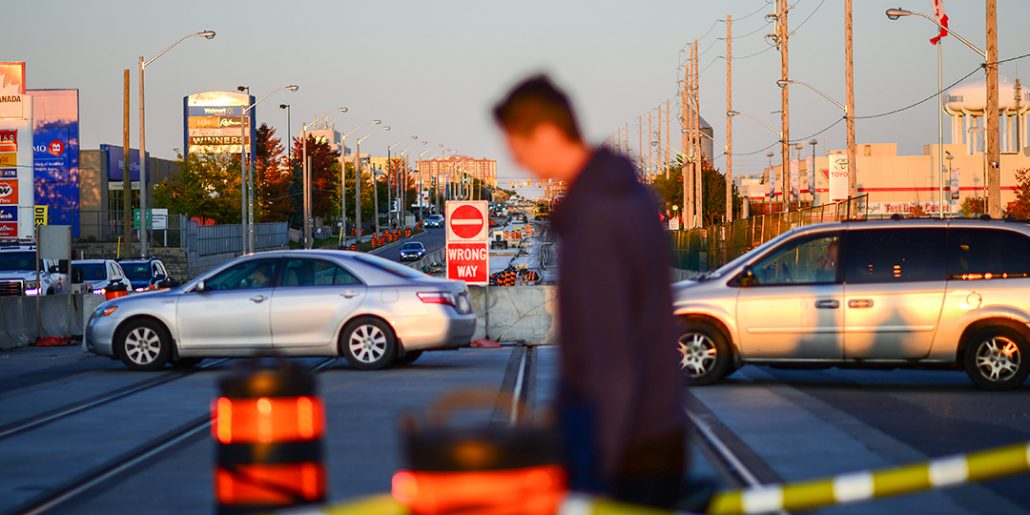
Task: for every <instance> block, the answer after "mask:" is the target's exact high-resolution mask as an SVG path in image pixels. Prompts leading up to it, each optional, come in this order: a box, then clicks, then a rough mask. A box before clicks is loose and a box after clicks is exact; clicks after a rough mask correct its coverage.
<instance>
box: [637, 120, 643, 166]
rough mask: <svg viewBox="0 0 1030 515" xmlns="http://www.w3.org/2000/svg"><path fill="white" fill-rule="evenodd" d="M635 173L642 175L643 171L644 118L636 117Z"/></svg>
mask: <svg viewBox="0 0 1030 515" xmlns="http://www.w3.org/2000/svg"><path fill="white" fill-rule="evenodd" d="M637 137H638V140H637V162H638V163H640V164H639V165H638V166H637V171H638V173H640V174H641V175H643V171H644V117H643V115H637Z"/></svg>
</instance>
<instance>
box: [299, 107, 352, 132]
mask: <svg viewBox="0 0 1030 515" xmlns="http://www.w3.org/2000/svg"><path fill="white" fill-rule="evenodd" d="M336 112H340V113H346V112H347V107H346V106H340V107H337V108H336V109H330V110H329V111H326V112H324V113H322V114H320V115H318V116H316V117H315V119H314V120H311V123H305V124H304V128H303V129H304V130H305V131H307V130H308V129H310V128H311V127H312V126H314V125H315V124H316V123H318V121H319V120H321V119H322V118H325V117H327V116H329V115H331V114H333V113H336Z"/></svg>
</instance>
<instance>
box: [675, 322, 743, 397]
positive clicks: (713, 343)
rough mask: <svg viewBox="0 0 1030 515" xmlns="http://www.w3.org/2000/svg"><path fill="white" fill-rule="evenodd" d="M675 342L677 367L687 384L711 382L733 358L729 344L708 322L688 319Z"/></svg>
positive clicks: (718, 377)
mask: <svg viewBox="0 0 1030 515" xmlns="http://www.w3.org/2000/svg"><path fill="white" fill-rule="evenodd" d="M677 343H678V347H679V353H680V369H681V370H682V371H683V376H684V377H685V378H686V379H687V383H688V384H694V385H705V384H711V383H714V382H715V381H718V380H719V379H722V378H723V376H725V375H726V374H727V373H728V372H729V370H730V364H731V362H732V360H733V356H731V355H730V348H729V344H727V343H726V337H725V336H723V334H722V332H721V331H719V330H718V329H716V328H714V327H712V326H711V325H708V324H705V323H698V322H688V323H687V325H686V327H685V329H684V331H683V334H682V335H680V337H679V341H678V342H677Z"/></svg>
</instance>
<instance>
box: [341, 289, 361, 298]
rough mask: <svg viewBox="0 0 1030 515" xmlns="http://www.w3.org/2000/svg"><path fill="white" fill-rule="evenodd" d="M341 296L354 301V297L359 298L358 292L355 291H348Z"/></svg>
mask: <svg viewBox="0 0 1030 515" xmlns="http://www.w3.org/2000/svg"><path fill="white" fill-rule="evenodd" d="M340 296H341V297H343V298H345V299H353V298H354V297H357V296H358V292H356V291H354V290H347V291H345V292H343V293H340Z"/></svg>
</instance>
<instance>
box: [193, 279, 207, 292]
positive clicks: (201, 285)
mask: <svg viewBox="0 0 1030 515" xmlns="http://www.w3.org/2000/svg"><path fill="white" fill-rule="evenodd" d="M206 290H207V285H206V284H204V281H200V282H199V283H197V285H196V286H194V287H193V291H195V292H197V293H204V291H206Z"/></svg>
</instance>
